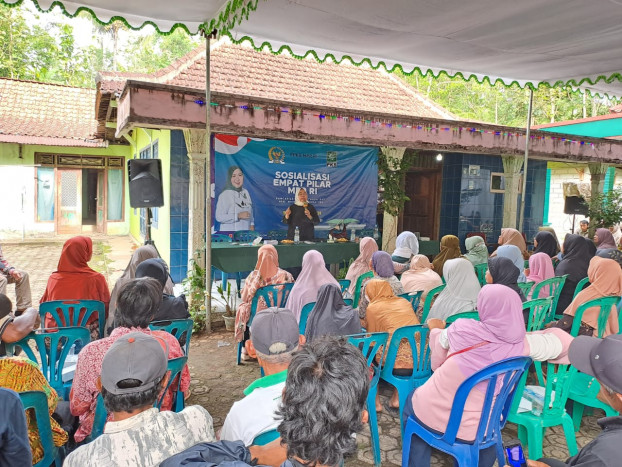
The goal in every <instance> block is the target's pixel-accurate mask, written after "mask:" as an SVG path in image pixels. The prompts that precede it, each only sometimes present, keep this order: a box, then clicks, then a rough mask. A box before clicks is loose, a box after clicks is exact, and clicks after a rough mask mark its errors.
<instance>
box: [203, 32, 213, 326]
mask: <svg viewBox="0 0 622 467" xmlns="http://www.w3.org/2000/svg"><path fill="white" fill-rule="evenodd" d="M204 33H205V139H206V141H205V148H206V157H205V184H206V190H205V291H206V292H207V293H206V294H205V330H206V331H207V332H208V333H209V332H212V171H211V167H212V145H211V142H212V131H211V121H210V117H211V115H210V112H211V102H212V100H211V97H212V96H211V94H212V93H211V89H210V55H211V52H210V39H211V37H212V34H213V33H212V31H209V32H207V31H204Z"/></svg>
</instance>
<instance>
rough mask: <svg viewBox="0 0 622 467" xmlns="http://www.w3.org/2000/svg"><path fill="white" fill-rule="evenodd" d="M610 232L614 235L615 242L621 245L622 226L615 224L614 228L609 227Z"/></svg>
mask: <svg viewBox="0 0 622 467" xmlns="http://www.w3.org/2000/svg"><path fill="white" fill-rule="evenodd" d="M609 232H611V235H613V240H614V241H615V242H616V245H620V240H622V231H620V224H614V225H613V226H612V227H609Z"/></svg>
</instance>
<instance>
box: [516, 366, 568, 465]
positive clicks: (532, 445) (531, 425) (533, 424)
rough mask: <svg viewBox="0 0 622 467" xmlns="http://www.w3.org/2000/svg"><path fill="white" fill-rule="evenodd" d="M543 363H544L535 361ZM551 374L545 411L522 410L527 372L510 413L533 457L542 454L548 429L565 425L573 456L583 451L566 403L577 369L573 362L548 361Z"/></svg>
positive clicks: (547, 382) (547, 379)
mask: <svg viewBox="0 0 622 467" xmlns="http://www.w3.org/2000/svg"><path fill="white" fill-rule="evenodd" d="M534 365H536V366H540V365H541V362H534ZM546 365H547V377H546V385H545V391H544V403H543V407H542V413H541V414H540V415H534V414H533V413H531V412H522V413H518V405H519V404H520V400H521V397H520V396H521V395H522V394H523V390H524V389H525V382H526V380H527V374H528V373H527V372H525V373H524V374H523V376H522V378H521V380H520V383H519V384H518V387H517V388H516V396H515V397H514V401H513V402H512V407H511V409H510V412H509V415H508V421H509V422H512V423H516V424H517V425H518V439H520V441H521V443H523V446H528V447H529V458H530V459H539V458H540V457H542V440H543V438H544V435H545V431H546V429H547V428H551V427H554V426H558V425H561V426H562V428H563V430H564V435H565V437H566V445H567V446H568V451H569V452H570V455H571V456H574V455H576V454H577V452H578V451H579V449H578V447H577V440H576V438H575V435H574V427H573V424H572V418H571V417H570V415H568V413H567V412H566V409H565V405H566V401H567V400H568V394H569V392H570V381H571V378H572V376H573V375H574V374H575V373H576V371H577V369H576V368H574V367H573V366H571V365H554V364H552V363H548V362H547V364H546ZM553 392H555V398H554V400H553V401H551V395H552V393H553Z"/></svg>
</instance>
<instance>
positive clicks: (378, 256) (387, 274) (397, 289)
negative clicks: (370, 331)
mask: <svg viewBox="0 0 622 467" xmlns="http://www.w3.org/2000/svg"><path fill="white" fill-rule="evenodd" d="M371 269H372V271H374V277H373V278H369V279H365V280H364V281H363V284H362V287H361V298H360V300H359V317H360V318H361V319H365V313H366V312H367V305H368V304H369V301H368V300H367V296H366V293H365V288H366V286H367V284H368V283H369V281H371V280H372V279H380V280H383V281H386V282H388V283H389V285H390V286H391V290H393V293H394V294H395V295H401V294H403V293H404V286H403V285H402V283H401V282H400V280H399V279H398V278H397V277H395V276H394V275H393V272H394V269H393V261H392V260H391V256H389V253H387V252H386V251H377V252H376V253H374V254H373V255H372V257H371ZM411 310H412V307H411Z"/></svg>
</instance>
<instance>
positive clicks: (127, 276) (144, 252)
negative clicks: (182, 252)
mask: <svg viewBox="0 0 622 467" xmlns="http://www.w3.org/2000/svg"><path fill="white" fill-rule="evenodd" d="M159 257H160V256H159V255H158V250H156V249H155V247H154V246H153V245H143V246H141V247H139V248H137V249H136V250H135V251H134V253H132V257H131V258H130V262H129V263H128V265H127V267H126V268H125V271H124V272H123V275H122V276H121V277H119V278H118V279H117V282H115V284H114V288H113V289H112V293H111V294H110V305H109V306H108V319H106V330H105V334H104V335H105V336H107V335H109V334H110V332H111V331H112V329H113V328H114V315H115V313H116V311H117V298H118V297H119V291H120V290H121V289H122V288H123V286H124V285H125V284H127V283H128V282H129V281H131V280H132V279H134V278H135V277H136V268H137V267H138V265H139V264H140V263H142V262H143V261H145V260H147V259H152V258H159ZM164 293H165V294H168V295H173V281H172V280H171V277H170V276H169V277H168V278H167V279H166V285H165V286H164Z"/></svg>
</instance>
